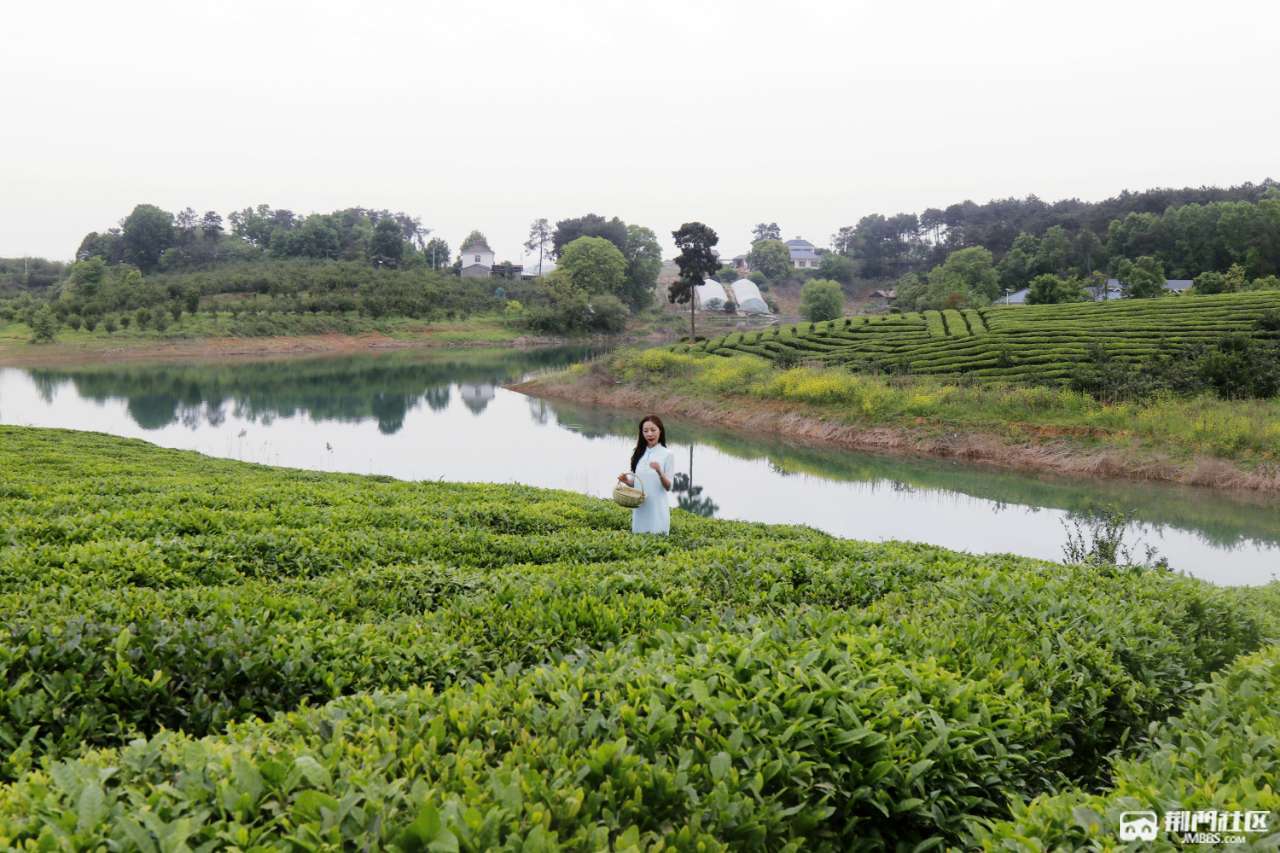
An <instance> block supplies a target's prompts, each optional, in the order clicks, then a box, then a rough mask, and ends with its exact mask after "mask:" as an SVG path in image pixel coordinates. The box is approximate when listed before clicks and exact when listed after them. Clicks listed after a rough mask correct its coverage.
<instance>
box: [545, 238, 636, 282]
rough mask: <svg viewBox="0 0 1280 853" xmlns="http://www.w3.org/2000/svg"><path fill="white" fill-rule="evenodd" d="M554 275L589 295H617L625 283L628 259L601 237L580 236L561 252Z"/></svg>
mask: <svg viewBox="0 0 1280 853" xmlns="http://www.w3.org/2000/svg"><path fill="white" fill-rule="evenodd" d="M557 272H563V273H564V276H565V277H566V278H567V279H568V281H569V282H570V283H571V284H572V285H573V286H574V287H576V288H579V289H580V290H582V291H583V292H584V293H587V294H589V295H590V294H597V293H610V294H613V295H614V296H618V295H619V294H621V293H622V291H623V288H624V286H625V285H626V281H627V259H626V257H625V256H624V255H623V254H622V252H620V251H619V250H618V247H617V246H615V245H613V244H612V243H610V242H609V241H608V240H606V239H605V238H603V237H579V238H578V239H576V240H574V241H573V242H572V243H570V244H568V245H567V246H565V247H564V248H563V249H561V251H560V263H559V266H558V267H557Z"/></svg>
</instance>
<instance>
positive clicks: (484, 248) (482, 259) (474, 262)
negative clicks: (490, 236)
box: [460, 237, 493, 278]
mask: <svg viewBox="0 0 1280 853" xmlns="http://www.w3.org/2000/svg"><path fill="white" fill-rule="evenodd" d="M460 255H461V258H462V277H463V278H488V277H489V276H491V275H493V249H490V248H489V244H488V243H486V242H485V240H484V238H483V237H482V238H480V239H478V240H471V241H469V242H466V243H463V244H462V249H461V250H460Z"/></svg>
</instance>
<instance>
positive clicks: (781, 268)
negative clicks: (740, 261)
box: [747, 240, 791, 282]
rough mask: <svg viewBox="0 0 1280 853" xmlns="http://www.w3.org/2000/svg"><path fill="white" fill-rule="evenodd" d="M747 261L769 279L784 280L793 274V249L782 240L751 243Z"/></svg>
mask: <svg viewBox="0 0 1280 853" xmlns="http://www.w3.org/2000/svg"><path fill="white" fill-rule="evenodd" d="M747 263H749V264H751V268H752V269H753V270H759V271H760V272H762V273H764V277H765V278H767V279H769V281H774V282H776V281H783V280H784V279H786V278H787V276H789V275H791V250H790V249H788V248H787V244H786V243H784V242H782V241H781V240H759V241H757V242H755V243H752V244H751V251H750V252H749V253H748V254H747Z"/></svg>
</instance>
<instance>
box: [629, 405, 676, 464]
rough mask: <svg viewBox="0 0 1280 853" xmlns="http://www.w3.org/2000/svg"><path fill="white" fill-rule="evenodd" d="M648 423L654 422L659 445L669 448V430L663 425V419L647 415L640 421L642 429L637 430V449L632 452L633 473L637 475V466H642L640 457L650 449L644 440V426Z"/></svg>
mask: <svg viewBox="0 0 1280 853" xmlns="http://www.w3.org/2000/svg"><path fill="white" fill-rule="evenodd" d="M647 421H653V423H654V426H656V427H657V428H658V444H661V445H662V446H663V447H666V446H667V428H666V427H664V426H663V425H662V418H660V417H658V416H657V415H645V416H644V417H643V418H641V419H640V427H639V429H638V430H637V432H638V435H637V436H636V449H635V450H633V451H631V473H633V474H634V473H635V471H636V466H637V465H639V464H640V457H641V456H644V452H645V450H646V449H647V448H648V447H649V445H648V444H647V443H645V440H644V425H645V423H646V422H647Z"/></svg>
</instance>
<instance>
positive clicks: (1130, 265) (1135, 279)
mask: <svg viewBox="0 0 1280 853" xmlns="http://www.w3.org/2000/svg"><path fill="white" fill-rule="evenodd" d="M1118 278H1119V279H1120V284H1122V285H1123V286H1124V295H1125V296H1127V297H1128V298H1130V299H1151V298H1152V297H1156V296H1161V295H1163V294H1164V266H1163V265H1162V264H1161V263H1160V261H1159V260H1157V259H1156V258H1153V257H1152V256H1151V255H1143V256H1142V257H1140V258H1138V259H1137V260H1136V261H1130V260H1123V261H1121V262H1120V265H1119V276H1118Z"/></svg>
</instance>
